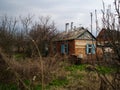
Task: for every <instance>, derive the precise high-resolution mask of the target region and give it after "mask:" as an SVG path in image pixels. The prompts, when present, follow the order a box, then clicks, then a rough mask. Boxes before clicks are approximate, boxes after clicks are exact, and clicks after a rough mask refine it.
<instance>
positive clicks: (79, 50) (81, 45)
mask: <svg viewBox="0 0 120 90" xmlns="http://www.w3.org/2000/svg"><path fill="white" fill-rule="evenodd" d="M87 44H95V41H93V42H92V41H91V40H75V55H77V56H78V57H81V58H84V59H87V58H88V57H89V56H90V55H88V54H86V45H87ZM93 56H95V55H93Z"/></svg>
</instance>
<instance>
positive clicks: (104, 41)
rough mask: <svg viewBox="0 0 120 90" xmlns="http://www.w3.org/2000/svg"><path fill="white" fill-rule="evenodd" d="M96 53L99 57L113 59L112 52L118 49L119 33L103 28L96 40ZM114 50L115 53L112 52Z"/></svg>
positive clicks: (119, 43)
mask: <svg viewBox="0 0 120 90" xmlns="http://www.w3.org/2000/svg"><path fill="white" fill-rule="evenodd" d="M96 40H97V53H98V54H99V56H100V55H101V56H104V57H105V56H106V57H108V58H111V57H113V54H114V52H118V51H116V50H119V49H120V32H119V31H117V30H110V29H105V28H103V29H102V30H101V31H100V32H99V34H98V36H97V38H96ZM114 50H115V51H114Z"/></svg>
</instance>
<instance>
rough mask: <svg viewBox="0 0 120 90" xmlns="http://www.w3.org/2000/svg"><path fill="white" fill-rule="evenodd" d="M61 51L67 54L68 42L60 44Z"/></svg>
mask: <svg viewBox="0 0 120 90" xmlns="http://www.w3.org/2000/svg"><path fill="white" fill-rule="evenodd" d="M61 53H62V54H68V44H62V45H61Z"/></svg>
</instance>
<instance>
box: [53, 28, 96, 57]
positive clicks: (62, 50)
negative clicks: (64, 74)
mask: <svg viewBox="0 0 120 90" xmlns="http://www.w3.org/2000/svg"><path fill="white" fill-rule="evenodd" d="M58 36H59V37H58V38H57V39H56V40H55V42H54V44H55V46H56V53H59V54H61V55H64V54H66V55H74V56H77V57H78V58H82V59H88V58H89V59H90V58H91V57H92V58H93V57H95V53H96V49H95V48H96V45H95V44H96V39H95V37H94V36H93V35H92V34H91V33H90V32H89V31H88V30H87V29H84V28H81V27H79V28H76V29H73V30H69V31H68V32H66V31H65V32H62V33H60V34H59V35H58Z"/></svg>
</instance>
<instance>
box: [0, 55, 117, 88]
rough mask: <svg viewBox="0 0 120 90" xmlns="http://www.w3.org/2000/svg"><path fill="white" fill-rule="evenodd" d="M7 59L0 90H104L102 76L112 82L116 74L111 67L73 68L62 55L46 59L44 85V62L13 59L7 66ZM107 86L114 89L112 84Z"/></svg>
mask: <svg viewBox="0 0 120 90" xmlns="http://www.w3.org/2000/svg"><path fill="white" fill-rule="evenodd" d="M58 58H59V60H58ZM4 59H5V58H1V59H0V60H1V61H0V81H1V82H0V90H26V89H28V90H42V85H43V89H44V90H101V89H100V88H101V82H102V81H101V79H100V76H99V75H105V76H106V78H108V79H109V80H110V82H112V80H113V75H112V74H113V73H114V72H115V71H116V69H115V68H113V67H107V66H98V65H95V66H93V65H89V64H80V65H73V64H70V63H69V62H68V60H67V59H66V58H60V57H58V56H55V57H49V58H43V60H42V61H43V84H41V78H42V76H41V64H40V60H37V59H34V60H31V59H29V60H17V61H16V60H11V61H9V62H8V63H7V64H6V63H5V61H4ZM8 64H9V65H8ZM3 65H4V66H3ZM105 87H107V88H108V89H109V90H112V89H111V87H110V86H109V85H108V84H106V86H105Z"/></svg>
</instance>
